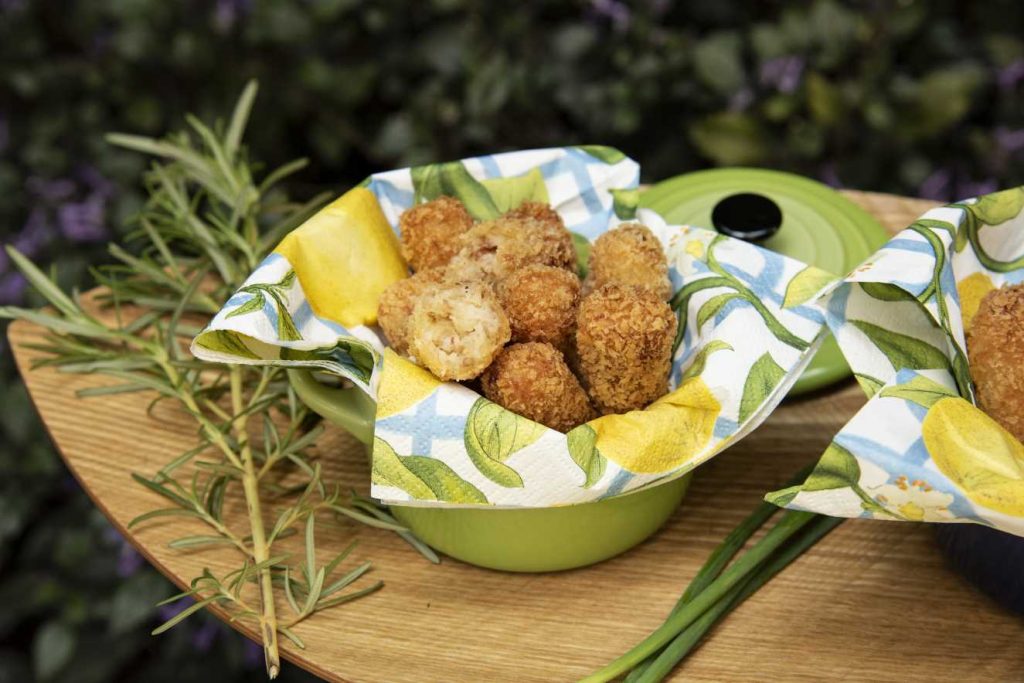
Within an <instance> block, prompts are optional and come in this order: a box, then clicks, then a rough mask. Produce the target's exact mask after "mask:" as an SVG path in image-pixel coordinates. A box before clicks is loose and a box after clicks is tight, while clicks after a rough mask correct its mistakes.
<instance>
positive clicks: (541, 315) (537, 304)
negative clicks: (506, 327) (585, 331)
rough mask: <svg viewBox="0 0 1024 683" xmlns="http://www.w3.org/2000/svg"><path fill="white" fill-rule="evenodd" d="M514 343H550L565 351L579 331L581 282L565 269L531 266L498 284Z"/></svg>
mask: <svg viewBox="0 0 1024 683" xmlns="http://www.w3.org/2000/svg"><path fill="white" fill-rule="evenodd" d="M498 299H499V300H500V301H501V306H502V308H504V309H505V314H506V315H507V316H508V321H509V324H510V325H511V326H512V341H514V342H534V341H535V342H547V343H548V344H551V345H552V346H554V347H555V348H557V349H559V350H561V351H563V352H564V351H566V350H567V349H568V348H569V347H570V342H571V340H572V337H573V333H574V331H575V329H576V309H577V308H578V306H579V301H580V279H579V278H578V277H576V275H575V274H573V273H571V272H570V271H568V270H565V269H564V268H556V267H554V266H542V265H532V266H526V267H525V268H523V269H521V270H517V271H516V272H514V273H512V274H511V275H510V276H508V277H507V278H505V279H504V280H502V281H501V282H499V283H498Z"/></svg>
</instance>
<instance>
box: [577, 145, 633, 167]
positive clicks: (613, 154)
mask: <svg viewBox="0 0 1024 683" xmlns="http://www.w3.org/2000/svg"><path fill="white" fill-rule="evenodd" d="M576 149H578V150H580V151H581V152H586V153H587V154H589V155H590V156H592V157H594V158H595V159H600V160H601V161H603V162H604V163H606V164H617V163H619V162H620V161H622V160H623V159H625V158H626V155H625V154H623V153H622V152H620V151H619V150H617V149H615V148H614V147H605V146H604V145H579V146H577V147H576Z"/></svg>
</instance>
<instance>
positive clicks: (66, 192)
mask: <svg viewBox="0 0 1024 683" xmlns="http://www.w3.org/2000/svg"><path fill="white" fill-rule="evenodd" d="M25 187H27V188H28V191H29V192H31V193H32V194H34V195H36V196H37V197H39V198H40V199H45V200H46V201H48V202H62V201H64V200H65V199H68V198H69V197H71V195H73V194H74V193H75V181H73V180H71V179H70V178H57V179H56V180H49V179H47V178H40V177H39V176H32V177H30V178H29V179H28V180H27V181H26V182H25Z"/></svg>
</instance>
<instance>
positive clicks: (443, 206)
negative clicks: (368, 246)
mask: <svg viewBox="0 0 1024 683" xmlns="http://www.w3.org/2000/svg"><path fill="white" fill-rule="evenodd" d="M473 225H474V221H473V217H472V216H470V215H469V212H468V211H466V207H465V206H463V204H462V202H460V201H459V200H458V199H455V198H454V197H438V198H437V199H434V200H431V201H429V202H425V203H423V204H418V205H416V206H414V207H412V208H410V209H407V210H406V211H404V212H402V215H401V216H400V217H399V219H398V227H399V232H400V233H401V249H402V257H403V258H405V261H406V263H408V264H409V265H410V266H412V269H413V270H416V271H420V270H425V269H427V268H433V267H435V266H443V265H445V264H446V263H448V261H450V260H451V258H452V257H453V256H455V254H456V253H457V252H458V250H459V240H460V238H461V237H462V236H463V235H464V234H465V233H466V232H468V231H469V230H470V228H472V227H473Z"/></svg>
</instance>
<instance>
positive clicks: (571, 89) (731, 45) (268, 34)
mask: <svg viewBox="0 0 1024 683" xmlns="http://www.w3.org/2000/svg"><path fill="white" fill-rule="evenodd" d="M1022 36H1024V6H1022V5H1021V4H1020V3H1017V2H1011V1H1010V0H994V1H993V2H988V3H963V2H955V1H954V0H905V1H902V2H873V3H852V2H839V1H838V0H802V1H797V2H781V1H780V0H770V1H766V2H758V3H751V2H741V1H739V0H692V1H689V2H680V1H678V0H677V1H675V2H673V1H672V0H637V1H636V2H631V3H626V2H623V1H621V0H575V1H572V2H555V0H531V1H530V2H521V3H514V4H512V3H489V2H485V1H484V0H423V1H422V2H416V3H409V2H399V1H398V0H319V1H317V2H300V1H295V0H293V1H286V0H260V1H257V0H212V1H211V0H181V1H179V2H166V1H165V0H93V1H90V2H86V1H85V0H77V1H71V0H0V242H3V243H12V244H14V245H16V246H17V247H18V249H19V250H21V251H22V252H23V253H26V254H27V255H29V256H30V257H32V258H33V259H35V260H36V261H37V262H41V263H43V264H51V263H52V264H54V265H55V266H56V267H57V268H58V272H59V273H60V276H61V280H62V282H63V283H64V284H66V285H72V284H75V283H82V282H85V275H86V273H87V268H88V267H89V265H90V264H94V263H97V262H100V261H102V260H104V244H105V242H106V240H108V239H110V238H111V237H113V236H115V235H116V234H117V231H118V230H119V226H120V225H122V222H123V220H124V218H125V217H126V216H128V215H130V214H131V213H132V212H133V211H134V210H135V209H136V208H137V207H138V206H139V202H140V197H141V188H140V186H139V174H140V172H141V171H142V169H143V168H144V164H145V161H144V160H143V159H142V158H141V157H139V156H137V155H133V154H129V153H125V152H122V151H118V150H114V149H111V148H109V147H107V146H106V145H105V144H104V142H103V139H102V136H103V134H104V133H106V132H108V131H114V130H116V131H126V132H132V133H138V134H145V135H160V134H162V133H164V132H166V131H168V130H170V129H174V128H178V127H179V126H180V125H181V123H182V117H183V115H184V113H185V112H194V113H195V114H197V115H198V116H200V117H201V118H203V119H209V118H212V117H214V116H216V115H222V114H224V113H225V112H227V111H228V108H229V107H230V105H231V104H232V103H233V101H234V98H235V97H237V95H238V93H239V91H240V90H241V88H242V85H243V84H244V83H245V82H246V81H247V80H248V79H249V78H253V77H255V78H257V79H259V81H260V85H261V95H260V98H259V100H258V101H257V103H256V109H255V112H254V125H253V127H252V131H251V137H250V143H251V145H252V153H253V157H254V158H256V159H259V160H261V161H264V162H266V163H267V164H280V163H282V162H284V161H287V160H290V159H292V158H295V157H297V156H307V157H309V158H310V159H311V162H312V163H311V166H310V168H309V169H308V171H306V172H304V173H302V174H301V175H300V176H299V180H298V181H297V183H293V185H292V188H291V189H292V191H293V194H294V195H295V196H312V195H313V193H314V192H316V191H318V190H321V189H325V188H326V189H332V190H335V191H339V192H340V191H341V190H342V189H344V188H345V187H347V186H349V185H351V184H353V183H355V182H358V181H359V180H360V179H362V178H363V177H365V176H366V175H367V174H369V173H371V172H374V171H377V170H382V169H386V168H393V167H399V166H405V165H408V164H414V163H421V162H425V161H440V160H446V159H456V158H460V157H465V156H470V155H474V154H479V153H486V152H495V151H501V150H507V149H520V148H529V147H544V146H552V145H562V144H574V143H599V144H605V145H613V146H616V147H619V148H620V149H622V150H623V151H625V152H626V153H628V154H629V155H630V156H632V157H633V158H635V159H637V160H638V161H640V163H641V164H642V166H643V171H644V180H645V181H648V182H651V181H656V180H659V179H662V178H666V177H668V176H671V175H674V174H677V173H683V172H686V171H690V170H695V169H698V168H703V167H706V166H710V165H736V164H745V165H760V166H767V167H772V168H779V169H785V170H790V171H794V172H797V173H801V174H804V175H807V176H810V177H814V178H818V179H820V180H823V181H824V182H827V183H829V184H831V185H835V186H847V187H857V188H861V189H869V190H881V191H886V192H896V193H903V194H910V195H920V196H926V197H931V198H935V199H942V200H952V199H957V198H961V197H968V196H972V195H976V194H979V193H983V192H988V191H991V190H994V189H996V188H997V187H1006V186H1010V185H1015V184H1020V183H1022V182H1024V98H1022V92H1024V39H1022ZM28 297H29V294H28V293H27V292H26V291H25V282H24V280H23V279H22V278H21V276H20V275H18V274H16V273H14V272H12V270H11V268H10V264H9V263H8V262H7V259H6V256H5V255H3V253H2V252H0V304H6V303H26V302H29V303H31V302H32V300H31V299H30V298H28ZM3 343H5V342H0V344H3ZM0 358H2V360H0V405H3V406H4V408H5V409H4V410H3V411H0V431H2V434H0V439H3V444H4V448H2V449H0V604H2V605H4V609H3V610H0V683H4V682H6V681H19V682H21V681H29V680H33V679H35V678H39V679H41V680H45V679H50V680H61V681H109V680H118V681H158V682H159V681H165V680H167V681H169V680H172V679H173V680H175V681H208V680H224V681H231V680H243V679H249V678H253V677H258V676H261V674H260V673H259V667H260V652H259V649H258V648H256V647H254V646H250V645H249V644H247V643H246V642H245V641H244V639H242V638H241V637H240V636H236V635H235V634H233V633H232V632H230V631H229V630H228V629H227V628H226V627H223V626H221V625H219V624H218V623H217V622H215V621H214V620H212V619H211V618H209V617H201V618H199V619H197V620H196V621H195V622H194V623H188V624H186V625H184V626H183V627H182V628H180V629H174V630H173V631H171V632H170V633H168V634H166V635H164V636H161V637H159V638H151V637H150V636H149V635H148V632H149V630H150V629H151V628H152V626H154V625H155V624H156V623H159V621H161V620H162V619H166V618H167V613H166V609H169V608H164V609H165V612H164V613H163V614H157V613H156V611H155V610H154V609H153V608H152V607H151V606H152V604H153V602H155V601H156V600H157V599H159V598H160V597H163V596H164V595H167V594H169V592H170V591H171V587H170V586H169V585H168V584H167V583H166V582H165V581H164V580H163V579H161V578H160V577H159V576H158V575H157V574H156V573H155V572H154V571H153V570H151V569H149V568H148V567H147V566H146V565H145V563H144V562H143V561H142V559H141V558H140V557H139V556H138V555H137V554H135V552H134V551H133V550H132V549H131V548H130V547H129V546H127V545H126V544H125V543H124V542H123V540H121V539H120V537H119V536H118V535H117V534H116V533H115V532H113V531H112V530H111V529H110V527H109V526H108V525H107V523H106V522H105V520H104V519H103V517H102V515H100V514H99V513H98V512H97V511H96V510H95V508H93V506H92V505H91V504H90V503H89V501H88V500H87V499H86V497H85V496H84V495H83V494H82V492H81V491H80V490H79V488H78V487H77V485H76V484H75V482H74V480H73V479H72V478H71V477H70V475H69V474H68V473H67V471H66V470H65V469H64V468H63V466H62V465H61V463H60V460H59V459H58V458H57V457H56V455H55V454H54V452H53V450H52V448H51V446H50V444H49V442H48V440H47V439H46V437H45V435H44V432H43V431H42V428H41V426H40V425H39V423H38V421H37V419H36V417H35V414H34V411H33V410H32V408H31V405H30V402H29V400H28V398H27V396H26V395H25V393H24V390H23V388H22V387H21V385H20V383H19V382H18V381H17V379H16V375H15V374H14V372H13V369H12V366H11V361H10V356H9V354H8V353H7V351H6V348H4V349H2V356H0ZM172 607H173V606H172ZM184 607H185V605H180V606H178V607H177V608H176V609H183V608H184ZM284 676H285V677H287V678H290V679H291V680H308V677H306V676H305V675H304V674H302V673H301V672H300V671H298V670H297V669H296V667H286V668H285V673H284Z"/></svg>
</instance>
